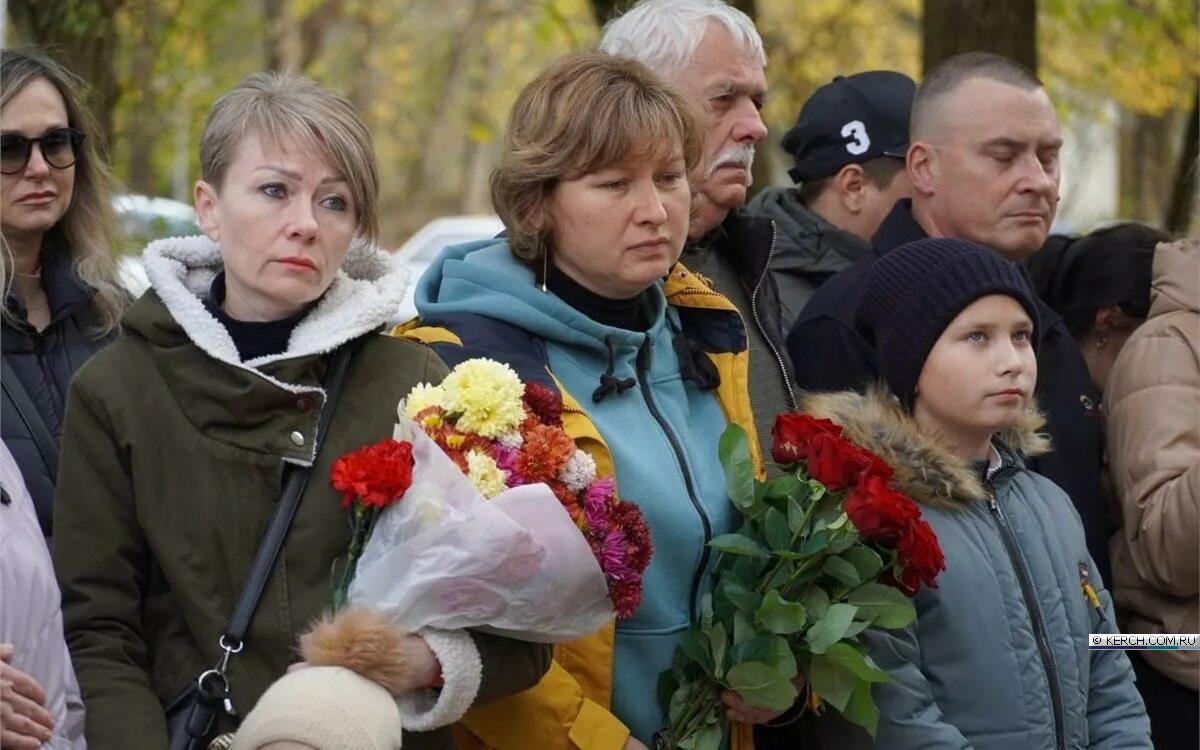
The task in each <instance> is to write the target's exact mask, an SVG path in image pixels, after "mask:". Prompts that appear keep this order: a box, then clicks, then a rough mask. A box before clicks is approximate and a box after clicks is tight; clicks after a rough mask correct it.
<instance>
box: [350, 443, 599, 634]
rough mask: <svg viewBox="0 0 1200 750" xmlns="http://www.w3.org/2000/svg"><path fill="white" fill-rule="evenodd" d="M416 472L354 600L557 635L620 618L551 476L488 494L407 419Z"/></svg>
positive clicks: (414, 616)
mask: <svg viewBox="0 0 1200 750" xmlns="http://www.w3.org/2000/svg"><path fill="white" fill-rule="evenodd" d="M396 438H397V439H398V440H410V441H411V442H412V445H413V461H414V466H413V482H412V485H411V486H410V487H409V489H408V492H406V493H405V495H404V497H403V498H401V499H400V501H399V502H396V503H394V504H392V505H391V506H389V507H388V508H386V509H385V510H384V511H383V513H382V514H381V515H380V517H379V519H378V521H377V522H376V524H375V528H374V530H373V531H372V533H371V538H370V540H369V541H368V542H367V545H366V548H365V549H364V550H363V554H362V557H361V559H360V560H359V563H358V572H357V574H356V575H355V578H354V581H353V582H352V583H351V585H350V592H349V598H350V604H351V605H353V606H362V607H369V608H371V609H374V610H377V611H381V612H384V613H386V614H387V615H388V616H389V617H390V618H391V619H392V620H394V621H395V622H396V623H397V624H399V625H400V626H402V627H404V628H406V629H408V630H411V631H416V630H419V629H421V628H426V627H433V628H441V629H445V630H453V629H456V628H478V627H484V628H486V629H487V630H489V631H493V632H497V633H501V634H504V635H509V636H512V637H514V638H520V639H522V640H528V641H538V642H543V643H553V642H557V641H568V640H574V639H576V638H581V637H583V636H585V635H589V634H591V633H593V632H595V631H596V630H598V629H600V628H601V627H603V626H604V625H605V623H607V622H608V621H609V620H610V619H611V618H612V617H613V609H612V603H611V602H610V601H609V599H608V589H607V584H606V582H605V579H604V574H603V573H602V572H601V570H600V565H599V564H598V563H597V562H596V559H595V558H594V557H593V556H592V552H591V549H590V548H589V547H588V544H587V541H586V540H585V539H584V538H583V535H582V534H581V533H580V532H579V529H578V528H577V527H576V526H575V523H574V522H573V521H572V520H571V517H570V515H569V514H568V513H567V511H566V509H565V508H563V506H562V504H561V503H560V502H559V501H558V499H557V498H556V497H555V496H554V493H553V492H551V491H550V488H549V487H547V486H545V485H544V484H534V485H525V486H522V487H515V488H512V489H509V490H505V491H504V492H501V493H500V494H499V495H496V496H495V497H493V498H492V499H490V500H488V499H485V498H484V497H483V495H482V494H480V492H479V490H478V489H476V487H475V485H474V484H473V483H472V482H471V480H470V479H468V478H467V476H466V475H464V474H463V473H462V472H461V471H460V470H459V468H458V466H457V465H456V464H455V463H454V461H452V460H451V459H450V457H449V456H447V455H446V454H445V453H443V452H442V450H441V448H439V447H438V445H437V443H435V442H434V441H433V440H432V439H431V438H429V437H428V436H427V435H426V434H425V433H424V432H422V431H421V429H420V428H418V427H417V426H416V425H415V424H413V423H412V422H411V421H410V420H407V419H403V420H402V421H401V424H400V425H398V426H397V436H396Z"/></svg>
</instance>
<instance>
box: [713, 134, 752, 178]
mask: <svg viewBox="0 0 1200 750" xmlns="http://www.w3.org/2000/svg"><path fill="white" fill-rule="evenodd" d="M753 166H754V146H753V145H752V144H743V143H735V144H733V145H732V146H728V147H726V148H725V149H723V150H722V151H721V152H720V153H718V154H717V156H716V158H714V159H713V160H712V163H711V164H709V165H708V169H707V170H705V173H704V179H705V180H707V179H709V178H710V177H712V176H713V174H714V173H715V172H716V171H717V170H718V169H720V168H721V167H741V168H743V169H745V170H746V173H747V174H748V175H749V174H750V173H751V167H753Z"/></svg>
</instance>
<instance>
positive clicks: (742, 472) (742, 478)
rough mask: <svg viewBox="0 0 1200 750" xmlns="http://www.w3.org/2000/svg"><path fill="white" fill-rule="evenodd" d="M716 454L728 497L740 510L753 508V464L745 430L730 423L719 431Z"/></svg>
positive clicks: (754, 501)
mask: <svg viewBox="0 0 1200 750" xmlns="http://www.w3.org/2000/svg"><path fill="white" fill-rule="evenodd" d="M717 455H718V456H719V457H720V459H721V467H722V468H723V469H724V470H725V484H726V487H727V488H728V489H729V499H730V501H732V502H733V504H734V506H736V507H737V509H738V510H740V511H742V512H746V511H749V510H751V509H753V508H754V506H755V504H756V503H757V498H756V497H755V493H754V464H753V462H751V460H750V441H749V439H748V438H747V437H746V431H745V430H743V429H742V428H741V427H739V426H738V425H736V424H731V425H729V426H728V427H726V428H725V432H723V433H721V440H720V442H719V443H718V444H717Z"/></svg>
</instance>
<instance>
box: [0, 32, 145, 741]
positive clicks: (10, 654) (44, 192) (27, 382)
mask: <svg viewBox="0 0 1200 750" xmlns="http://www.w3.org/2000/svg"><path fill="white" fill-rule="evenodd" d="M81 101H82V100H81V98H80V96H79V93H78V89H77V88H76V86H75V82H74V80H73V79H72V78H71V77H70V75H69V74H68V73H66V72H65V71H64V70H63V69H62V68H61V67H59V66H58V65H56V64H55V63H53V62H51V61H50V60H47V59H46V58H44V57H42V56H40V55H37V54H28V53H20V52H14V51H12V50H8V49H3V50H0V228H2V230H3V234H2V236H3V240H2V241H0V251H2V252H0V268H2V273H3V289H2V291H3V292H4V307H3V308H2V310H0V323H2V325H3V330H2V331H0V345H2V346H3V355H2V363H3V368H2V370H3V373H2V375H3V377H2V385H3V407H2V412H0V432H2V433H3V437H4V446H3V447H2V448H0V483H2V484H3V497H0V549H3V550H4V554H3V555H0V592H3V593H2V597H0V598H2V599H3V605H0V683H3V690H2V691H0V747H3V748H4V750H26V749H27V748H40V747H51V748H56V750H57V749H59V748H75V749H79V748H83V747H84V746H85V744H84V738H83V704H82V703H81V702H80V697H79V687H78V684H77V683H76V680H75V672H74V670H73V669H72V667H71V661H70V656H69V655H68V653H67V647H66V643H65V641H64V640H63V627H62V614H61V612H60V610H59V598H60V597H59V589H58V584H57V583H56V582H55V578H54V570H53V566H52V565H51V562H50V555H49V552H48V550H47V549H46V541H45V539H44V538H43V535H45V536H47V537H48V536H49V535H50V502H51V498H52V497H53V495H54V479H55V472H56V468H57V467H56V464H57V454H58V443H59V439H60V437H61V434H62V426H63V404H64V402H65V398H64V396H65V393H66V390H67V383H68V381H69V380H70V379H71V376H72V375H73V374H74V372H75V370H77V369H78V368H79V366H80V365H82V364H83V362H84V361H85V360H86V359H87V358H88V357H89V356H90V355H91V354H92V353H93V352H95V351H96V350H97V349H99V348H100V347H101V346H103V345H104V344H106V343H107V342H108V341H109V340H110V339H112V338H113V337H114V336H115V333H116V327H117V318H118V316H119V315H120V313H121V307H122V306H123V303H124V295H123V294H122V293H121V292H120V291H119V288H118V287H117V286H116V285H115V284H114V283H113V278H114V270H113V260H112V258H111V256H110V248H111V247H112V236H113V227H114V225H115V221H114V217H113V215H112V208H111V206H112V202H111V193H110V190H109V183H108V175H107V172H106V171H105V169H104V165H103V164H101V163H100V161H99V160H98V159H97V158H96V154H95V151H94V150H92V148H91V147H90V145H89V137H88V136H92V135H94V134H95V132H96V131H95V129H94V128H93V127H92V126H91V121H90V120H89V119H87V117H86V111H85V110H84V109H83V107H82V104H81ZM14 459H15V460H14ZM5 605H7V606H5Z"/></svg>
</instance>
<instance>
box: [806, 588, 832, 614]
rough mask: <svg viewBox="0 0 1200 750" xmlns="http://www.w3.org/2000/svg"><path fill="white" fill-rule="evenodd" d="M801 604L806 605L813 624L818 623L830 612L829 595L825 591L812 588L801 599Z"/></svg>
mask: <svg viewBox="0 0 1200 750" xmlns="http://www.w3.org/2000/svg"><path fill="white" fill-rule="evenodd" d="M800 603H801V604H803V605H804V609H805V610H807V611H808V616H809V617H810V618H811V619H812V620H813V622H816V621H817V620H820V619H821V618H822V617H824V616H825V613H826V612H828V611H829V594H826V593H825V591H824V590H823V589H819V588H811V589H809V590H808V591H805V592H804V595H803V596H801V597H800Z"/></svg>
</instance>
